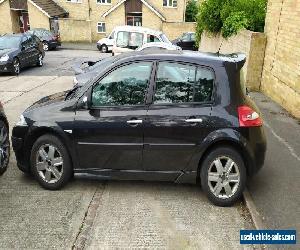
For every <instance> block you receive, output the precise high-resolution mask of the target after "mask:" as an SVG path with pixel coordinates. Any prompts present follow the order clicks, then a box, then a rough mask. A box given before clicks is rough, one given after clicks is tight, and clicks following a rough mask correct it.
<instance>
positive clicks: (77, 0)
mask: <svg viewBox="0 0 300 250" xmlns="http://www.w3.org/2000/svg"><path fill="white" fill-rule="evenodd" d="M66 1H67V3H82V0H66Z"/></svg>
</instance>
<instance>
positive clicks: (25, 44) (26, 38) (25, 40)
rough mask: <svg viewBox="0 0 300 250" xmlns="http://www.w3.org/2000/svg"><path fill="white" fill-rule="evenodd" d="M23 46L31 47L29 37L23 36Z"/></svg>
mask: <svg viewBox="0 0 300 250" xmlns="http://www.w3.org/2000/svg"><path fill="white" fill-rule="evenodd" d="M22 47H24V48H25V49H27V48H28V47H29V39H28V37H25V36H24V37H23V38H22Z"/></svg>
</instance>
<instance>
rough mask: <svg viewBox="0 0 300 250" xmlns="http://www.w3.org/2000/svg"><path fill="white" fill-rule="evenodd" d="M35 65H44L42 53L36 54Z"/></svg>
mask: <svg viewBox="0 0 300 250" xmlns="http://www.w3.org/2000/svg"><path fill="white" fill-rule="evenodd" d="M36 65H37V66H38V67H43V65H44V57H43V55H42V54H41V53H40V54H39V55H38V59H37V63H36Z"/></svg>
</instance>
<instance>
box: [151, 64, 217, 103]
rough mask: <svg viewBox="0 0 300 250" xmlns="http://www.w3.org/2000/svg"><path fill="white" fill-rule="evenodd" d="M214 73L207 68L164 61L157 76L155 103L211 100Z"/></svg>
mask: <svg viewBox="0 0 300 250" xmlns="http://www.w3.org/2000/svg"><path fill="white" fill-rule="evenodd" d="M213 81H214V75H213V73H212V71H211V70H209V69H207V68H201V67H196V66H193V65H187V64H181V63H169V62H162V63H160V64H159V67H158V72H157V77H156V91H155V96H154V103H155V104H172V103H188V102H199V103H201V102H209V101H210V100H211V97H212V90H213Z"/></svg>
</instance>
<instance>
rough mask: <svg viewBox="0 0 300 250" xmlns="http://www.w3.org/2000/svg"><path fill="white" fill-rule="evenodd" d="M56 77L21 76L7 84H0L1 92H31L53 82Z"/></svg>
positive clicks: (6, 82)
mask: <svg viewBox="0 0 300 250" xmlns="http://www.w3.org/2000/svg"><path fill="white" fill-rule="evenodd" d="M54 78H55V76H35V77H34V78H33V77H32V76H19V77H14V78H11V79H9V80H7V81H5V82H0V91H23V92H25V91H30V90H32V89H34V88H36V87H38V86H42V85H43V84H45V83H46V82H49V81H51V80H53V79H54Z"/></svg>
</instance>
